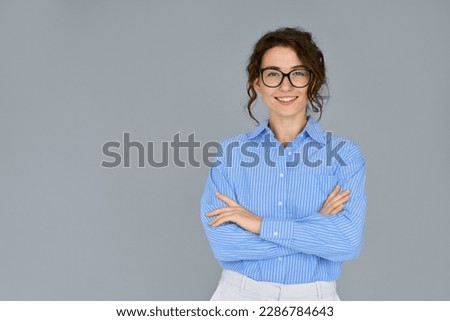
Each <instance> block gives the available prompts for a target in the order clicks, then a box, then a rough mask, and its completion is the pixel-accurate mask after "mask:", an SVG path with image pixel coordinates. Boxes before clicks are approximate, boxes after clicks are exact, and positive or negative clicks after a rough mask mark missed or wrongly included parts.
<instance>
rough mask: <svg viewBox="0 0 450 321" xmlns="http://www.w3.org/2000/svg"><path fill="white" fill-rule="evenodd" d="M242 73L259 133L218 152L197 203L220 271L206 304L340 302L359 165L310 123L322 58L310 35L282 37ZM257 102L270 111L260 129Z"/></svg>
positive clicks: (357, 203)
mask: <svg viewBox="0 0 450 321" xmlns="http://www.w3.org/2000/svg"><path fill="white" fill-rule="evenodd" d="M247 72H248V83H247V92H248V94H249V101H248V104H247V110H248V113H249V115H250V117H251V118H253V119H254V120H255V121H256V122H257V123H258V126H257V128H256V129H255V130H253V131H252V132H249V133H246V134H240V135H236V136H234V137H230V138H228V139H226V140H224V141H223V142H222V153H221V155H219V156H218V157H217V162H216V165H217V166H214V167H212V168H211V169H210V172H209V177H208V179H207V182H206V184H205V189H204V193H203V196H202V200H201V219H202V222H203V225H204V228H205V231H206V235H207V237H208V239H209V242H210V245H211V248H212V251H213V253H214V255H215V257H216V258H217V259H218V261H219V263H220V265H221V266H222V268H223V273H222V277H221V279H220V281H219V285H218V287H217V289H216V291H215V293H214V295H213V297H212V298H211V300H291V301H292V300H339V296H338V295H337V292H336V280H337V279H338V278H339V275H340V273H341V268H342V263H343V261H345V260H350V259H354V258H356V257H357V256H358V255H359V252H360V250H361V246H362V243H363V231H364V220H365V212H366V195H365V191H364V185H365V162H364V158H363V156H362V154H361V153H360V151H359V149H358V147H357V145H356V144H355V143H354V142H353V141H350V140H347V139H344V138H342V137H338V136H335V135H331V134H330V133H325V132H324V131H323V130H322V128H321V127H320V125H319V124H318V120H317V119H315V118H314V117H313V116H314V114H317V115H318V117H317V118H318V119H319V120H320V117H321V115H322V108H323V101H324V97H323V93H322V91H323V89H324V88H326V75H325V63H324V58H323V55H322V52H321V50H320V49H319V48H318V47H317V45H316V44H315V42H314V41H313V40H312V36H311V34H310V33H309V32H306V31H304V30H302V29H299V28H281V29H278V30H275V31H272V32H269V33H267V34H265V35H264V36H263V37H261V38H260V39H259V41H258V42H257V43H256V45H255V47H254V49H253V53H252V55H251V56H250V59H249V64H248V66H247ZM257 95H260V97H261V98H262V100H263V101H264V104H265V105H266V107H267V108H268V111H269V118H268V119H266V120H265V121H263V122H261V123H259V122H258V120H257V119H256V118H255V117H254V115H253V114H252V111H251V109H252V106H253V103H254V102H255V100H256V98H257ZM232 144H234V145H235V146H239V147H241V148H240V149H233V148H228V147H229V146H231V145H232ZM330 154H331V155H330ZM249 155H252V156H253V157H254V159H256V160H257V161H256V162H252V163H249V162H248V156H249Z"/></svg>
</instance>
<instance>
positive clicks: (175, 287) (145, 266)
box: [0, 0, 450, 300]
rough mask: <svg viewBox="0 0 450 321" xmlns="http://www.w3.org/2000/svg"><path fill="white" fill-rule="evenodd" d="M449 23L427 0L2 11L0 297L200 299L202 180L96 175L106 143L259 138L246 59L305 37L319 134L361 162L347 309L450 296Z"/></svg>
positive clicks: (92, 4) (195, 171)
mask: <svg viewBox="0 0 450 321" xmlns="http://www.w3.org/2000/svg"><path fill="white" fill-rule="evenodd" d="M449 16H450V2H448V1H436V0H435V1H370V2H368V1H356V0H355V1H349V0H346V1H332V0H327V1H288V0H284V1H272V0H271V1H262V0H252V1H209V0H202V1H200V0H197V1H192V0H191V1H170V0H169V1H31V0H30V1H17V0H14V1H0V46H1V47H0V138H1V152H0V153H1V154H0V164H1V166H0V197H1V199H0V258H1V259H0V262H1V263H0V299H1V300H208V299H209V297H210V295H211V293H212V291H213V290H214V288H215V286H216V282H217V280H218V278H219V273H220V268H219V265H218V264H217V263H216V261H215V259H214V258H213V256H212V253H211V251H210V249H209V245H208V243H207V239H206V237H205V235H204V232H203V229H202V226H201V224H200V220H199V207H200V197H201V194H202V191H203V186H204V182H205V180H206V177H207V171H208V168H207V167H206V166H201V167H200V168H194V167H192V166H189V165H188V166H187V167H186V168H177V167H176V166H175V165H174V164H173V162H171V164H170V166H169V167H167V168H161V169H156V168H151V167H149V166H146V167H145V168H138V167H137V152H136V151H135V150H133V152H132V153H133V154H132V155H133V156H132V159H131V163H132V167H131V168H123V167H122V166H120V167H117V168H114V169H106V168H103V167H101V166H100V164H101V162H102V161H103V160H108V161H110V160H111V159H110V158H107V157H105V156H104V155H102V145H103V144H104V143H105V142H107V141H118V142H122V139H123V133H124V132H129V133H130V135H131V139H132V140H135V141H140V142H142V143H145V142H147V141H154V142H155V143H156V146H161V145H160V143H161V142H162V141H170V140H171V139H172V137H173V136H174V135H175V134H176V133H178V132H179V133H180V136H181V138H182V139H183V140H186V139H187V136H188V134H190V133H195V138H196V139H197V140H199V141H201V142H202V143H205V142H207V141H213V140H216V141H218V140H221V139H223V138H225V137H227V136H230V135H234V134H237V133H240V132H247V131H250V130H252V129H253V128H254V124H253V123H252V121H251V120H250V118H249V117H247V116H246V114H245V113H244V111H243V108H242V106H243V105H244V104H245V102H246V93H245V66H246V61H247V58H248V55H249V53H250V50H251V47H252V45H253V44H254V42H255V41H256V40H257V39H258V38H259V37H260V36H261V35H262V34H263V33H265V32H266V31H268V30H271V29H274V28H277V27H280V26H302V27H304V28H306V29H307V30H309V31H311V32H312V33H313V35H314V36H315V39H316V41H317V43H318V45H319V46H320V47H321V48H322V49H323V52H324V54H325V59H326V64H327V67H328V77H329V79H330V92H331V99H330V101H329V103H328V105H327V106H326V109H325V112H324V117H323V120H322V126H323V127H324V128H325V129H327V130H333V131H334V132H335V133H336V134H339V135H342V136H346V137H350V138H352V139H354V140H355V141H356V142H358V144H359V146H360V148H361V149H362V151H363V153H364V155H365V157H366V161H367V192H368V200H369V207H368V213H367V225H366V242H365V247H364V249H363V252H362V255H361V257H360V258H359V259H357V260H355V261H351V262H347V263H345V265H344V271H343V274H342V277H341V279H340V280H339V289H340V295H341V298H342V299H344V300H449V299H450V290H449V289H450V274H449V273H448V269H449V267H450V257H449V256H450V254H449V244H450V237H449V233H448V229H449V224H450V215H449V213H448V209H447V207H445V204H446V203H445V199H446V198H447V197H448V194H449V193H448V192H449V188H448V182H449V179H450V176H449V169H448V164H449V163H450V152H449V145H448V138H449V137H450V135H449V126H448V122H449V121H450V119H449V115H450V113H449V108H450V106H449V102H448V93H449V80H450V79H449V75H450V62H449V57H450V45H449V41H448V39H449V38H448V37H449V34H450V19H448V17H449ZM264 108H265V107H264V106H263V105H262V104H261V102H259V103H258V105H257V107H256V110H257V111H256V113H257V114H258V115H259V117H260V119H261V118H262V117H264V115H265V113H264ZM196 155H197V156H196V157H197V159H200V156H201V153H200V152H199V151H197V153H196ZM183 157H186V155H185V156H183Z"/></svg>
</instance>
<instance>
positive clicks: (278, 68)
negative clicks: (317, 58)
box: [262, 65, 306, 71]
mask: <svg viewBox="0 0 450 321" xmlns="http://www.w3.org/2000/svg"><path fill="white" fill-rule="evenodd" d="M297 68H306V66H305V65H296V66H294V67H291V70H293V69H297ZM262 69H276V70H280V71H281V68H280V67H277V66H267V67H264V68H262Z"/></svg>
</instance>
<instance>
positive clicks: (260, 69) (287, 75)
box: [259, 67, 312, 88]
mask: <svg viewBox="0 0 450 321" xmlns="http://www.w3.org/2000/svg"><path fill="white" fill-rule="evenodd" d="M266 70H274V71H278V72H279V73H281V74H282V75H283V77H281V81H280V83H279V84H278V85H276V86H269V85H267V84H266V83H265V82H264V77H263V72H264V71H266ZM297 70H306V71H308V72H309V79H308V82H307V83H306V85H304V86H295V85H294V84H293V83H292V80H291V73H293V72H294V71H297ZM259 73H260V75H261V80H262V82H263V84H264V85H265V86H266V87H269V88H277V87H279V86H280V85H281V84H282V83H283V80H284V77H287V79H288V80H289V83H290V84H291V85H292V86H293V87H295V88H305V87H306V86H308V85H309V83H310V82H311V78H312V77H311V76H312V72H311V70H310V69H308V68H295V69H292V70H291V71H290V72H288V73H287V74H286V73H284V72H282V71H281V70H279V69H275V68H270V67H269V68H259Z"/></svg>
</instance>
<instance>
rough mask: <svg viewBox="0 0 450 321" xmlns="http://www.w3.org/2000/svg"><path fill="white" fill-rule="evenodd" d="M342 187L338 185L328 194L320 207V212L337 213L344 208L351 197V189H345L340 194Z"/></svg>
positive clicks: (326, 213)
mask: <svg viewBox="0 0 450 321" xmlns="http://www.w3.org/2000/svg"><path fill="white" fill-rule="evenodd" d="M340 190H341V187H340V186H339V185H336V187H335V188H334V190H333V191H332V192H331V193H330V195H328V197H327V199H326V200H325V203H324V204H323V206H322V208H321V209H320V214H325V215H329V214H337V213H339V212H340V211H342V209H343V208H344V205H345V203H347V201H348V200H349V199H350V190H348V189H347V190H345V191H343V192H342V193H340V194H339V191H340Z"/></svg>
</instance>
